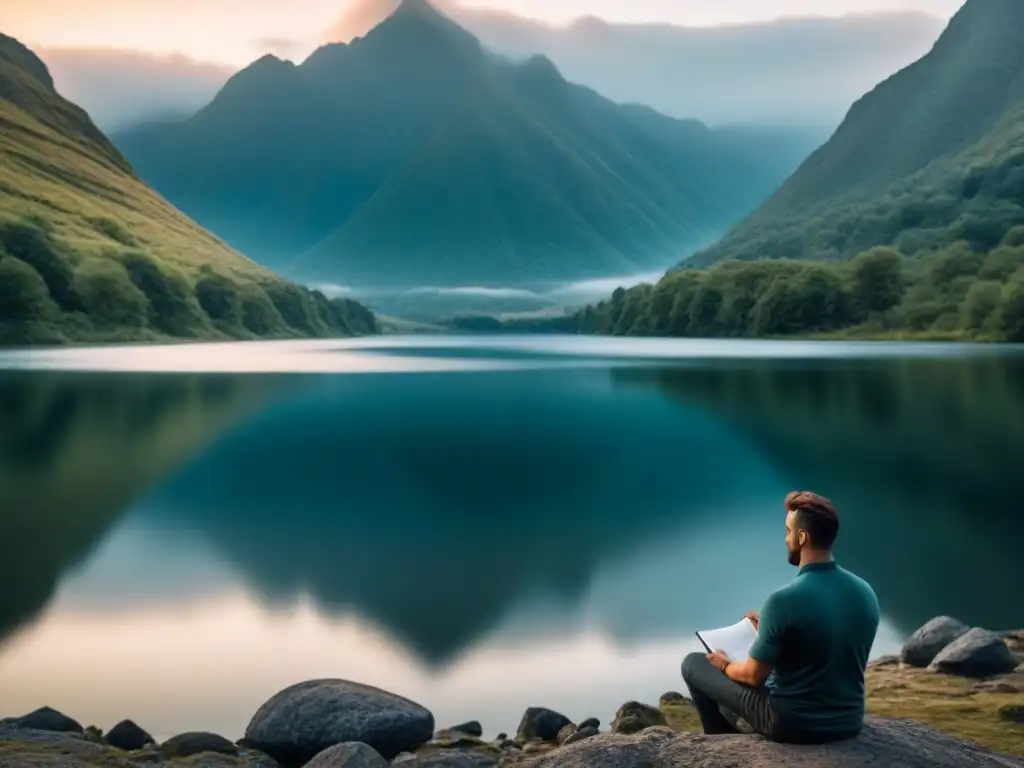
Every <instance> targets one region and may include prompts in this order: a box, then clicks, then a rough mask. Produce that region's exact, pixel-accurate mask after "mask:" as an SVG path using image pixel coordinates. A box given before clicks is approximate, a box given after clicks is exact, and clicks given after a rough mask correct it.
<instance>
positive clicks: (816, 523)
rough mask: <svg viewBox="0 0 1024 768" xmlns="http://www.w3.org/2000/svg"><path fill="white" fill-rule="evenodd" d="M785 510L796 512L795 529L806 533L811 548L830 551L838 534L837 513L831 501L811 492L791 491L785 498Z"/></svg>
mask: <svg viewBox="0 0 1024 768" xmlns="http://www.w3.org/2000/svg"><path fill="white" fill-rule="evenodd" d="M786 509H787V510H789V511H790V512H796V524H797V527H798V528H802V529H803V530H805V531H807V535H808V536H810V537H811V544H812V545H813V546H815V547H818V548H820V549H832V545H833V544H834V543H835V540H836V536H837V535H838V534H839V513H838V512H836V508H835V505H833V504H832V502H831V501H829V500H828V499H826V498H825V497H824V496H819V495H818V494H816V493H813V492H811V491H793V492H792V493H790V494H788V495H787V496H786Z"/></svg>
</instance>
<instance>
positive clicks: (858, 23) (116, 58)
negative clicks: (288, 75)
mask: <svg viewBox="0 0 1024 768" xmlns="http://www.w3.org/2000/svg"><path fill="white" fill-rule="evenodd" d="M398 2H399V0H354V2H352V3H351V4H350V6H349V9H348V11H347V12H346V13H345V14H344V15H343V16H342V17H341V18H339V19H338V22H337V23H336V24H334V25H333V26H332V27H331V29H330V30H329V31H327V33H326V34H325V35H324V36H323V40H322V42H345V43H348V42H350V41H351V40H352V39H354V38H355V37H360V36H363V35H365V34H366V33H367V32H368V31H369V30H370V29H372V28H373V27H374V26H376V24H378V23H379V22H380V21H382V20H383V19H384V18H385V17H387V16H388V15H389V14H390V13H391V12H392V11H393V10H394V9H395V8H396V7H397V5H398ZM440 7H441V8H442V9H443V11H444V12H445V13H446V14H447V15H449V16H450V17H451V18H453V19H454V20H455V21H457V22H458V23H459V24H461V25H462V26H463V27H465V28H466V29H468V30H469V31H471V32H473V33H474V34H475V35H476V36H477V37H478V38H480V40H481V41H482V42H483V43H484V45H485V46H487V47H489V48H490V49H492V50H494V51H496V52H499V53H501V54H504V55H507V56H510V57H513V58H516V59H520V60H523V59H526V58H529V57H530V56H532V55H534V54H537V53H541V54H544V55H546V56H548V57H549V58H550V59H551V60H552V61H553V62H554V63H555V65H556V66H557V67H558V68H559V70H560V71H561V72H562V73H563V74H564V75H565V76H566V78H567V79H568V80H570V81H572V82H578V83H581V84H583V85H587V86H590V87H591V88H594V89H595V90H597V91H598V92H600V93H601V94H603V95H604V96H607V97H608V98H611V99H613V100H615V101H622V102H636V103H641V104H647V105H648V106H651V107H654V108H655V109H657V110H659V111H661V112H664V113H665V114H668V115H672V116H674V117H680V118H696V119H699V120H702V121H704V122H706V123H709V124H714V125H718V124H726V123H742V124H748V123H760V124H771V125H775V126H778V127H785V126H799V127H802V128H813V129H814V134H813V137H812V139H811V140H812V141H813V142H815V143H813V144H808V145H807V146H806V147H805V151H804V154H803V155H802V156H801V157H800V158H798V161H799V160H802V159H804V158H805V157H806V156H807V154H808V153H810V151H811V150H812V149H813V148H814V147H816V146H817V145H818V144H820V143H821V142H823V141H824V140H825V139H826V138H827V137H828V133H829V132H831V130H832V129H833V128H834V127H835V126H836V125H838V124H839V121H840V120H841V119H842V118H843V116H844V115H845V114H846V111H847V109H848V108H849V106H850V104H852V103H853V101H854V100H855V99H856V98H858V97H859V96H860V95H861V94H863V93H865V92H867V91H868V90H870V89H871V88H873V87H874V86H875V85H877V84H878V83H879V82H881V81H882V80H884V79H885V78H887V77H888V76H889V75H891V74H892V73H893V72H896V71H897V70H899V69H902V68H903V67H904V66H906V65H908V64H910V63H911V62H913V61H915V60H916V59H918V58H919V57H920V56H922V55H924V53H926V52H927V50H928V49H929V48H930V46H931V45H932V43H934V42H935V40H936V38H938V36H939V33H940V32H941V31H942V27H943V24H944V21H943V20H942V19H939V18H938V17H933V16H929V15H924V14H914V13H876V14H861V15H851V16H846V17H843V18H793V19H783V20H780V21H775V22H766V23H749V24H736V25H730V26H724V27H680V26H675V25H671V24H616V23H609V22H603V21H600V20H598V19H595V18H586V19H580V20H578V21H576V22H574V23H572V24H569V25H566V26H552V25H548V24H544V23H541V22H538V21H534V20H531V19H527V18H523V17H519V16H515V15H512V14H508V13H502V12H498V11H494V10H490V9H486V8H480V7H465V6H462V5H460V4H458V3H457V2H452V0H447V1H444V2H442V4H441V6H440ZM282 42H287V43H289V44H288V45H287V49H288V50H300V51H301V50H303V49H305V50H307V51H308V50H309V49H310V44H309V43H303V42H302V41H282ZM268 45H269V43H268ZM280 47H281V46H280V45H276V46H274V47H268V48H266V50H264V51H261V52H267V53H275V54H277V55H282V56H285V55H287V56H289V57H290V56H292V55H294V54H292V53H288V54H285V53H283V52H281V51H280V50H278V49H279V48H280ZM39 54H40V56H41V57H42V58H43V60H44V61H46V63H47V64H48V65H49V67H50V71H51V72H52V73H53V77H54V80H55V81H56V83H57V87H58V89H59V90H60V91H61V93H63V94H64V95H65V96H67V97H68V98H69V99H70V100H71V101H74V102H75V103H77V104H79V105H81V106H82V107H84V108H85V109H86V110H87V111H88V112H89V114H90V116H91V117H92V118H93V120H94V121H95V122H96V123H97V124H98V125H99V127H100V128H102V129H103V130H105V131H108V132H109V131H120V130H124V129H126V128H129V127H132V126H134V125H137V124H139V123H142V122H148V121H151V120H153V119H164V118H166V117H169V116H177V115H182V116H187V115H191V114H194V113H195V112H197V111H198V110H199V109H201V108H202V107H203V106H205V105H206V104H208V103H209V102H210V100H211V99H212V98H213V96H214V95H215V94H216V93H217V91H218V90H219V89H220V88H221V87H222V86H223V85H224V83H225V82H227V80H228V79H229V78H230V77H231V75H232V74H233V73H234V69H233V68H231V67H228V66H226V65H223V64H216V63H210V62H199V61H193V60H191V59H188V58H186V57H183V56H159V55H153V54H149V53H146V52H142V51H130V50H110V49H103V48H59V47H58V48H47V49H42V50H40V51H39ZM794 167H795V166H794Z"/></svg>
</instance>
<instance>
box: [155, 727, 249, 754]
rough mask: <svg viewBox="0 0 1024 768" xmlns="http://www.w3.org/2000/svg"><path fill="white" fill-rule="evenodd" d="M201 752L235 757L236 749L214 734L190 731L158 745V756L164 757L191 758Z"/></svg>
mask: <svg viewBox="0 0 1024 768" xmlns="http://www.w3.org/2000/svg"><path fill="white" fill-rule="evenodd" d="M203 752H213V753H214V754H218V755H237V754H238V747H236V746H235V745H234V744H232V743H231V742H230V741H228V740H227V739H225V738H224V737H223V736H218V735H217V734H216V733H206V732H204V731H190V732H189V733H179V734H178V735H177V736H174V737H173V738H170V739H168V740H167V741H165V742H164V743H163V744H161V745H160V754H161V755H163V756H164V757H171V758H174V757H191V756H192V755H199V754H202V753H203Z"/></svg>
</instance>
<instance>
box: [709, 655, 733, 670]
mask: <svg viewBox="0 0 1024 768" xmlns="http://www.w3.org/2000/svg"><path fill="white" fill-rule="evenodd" d="M708 661H710V662H711V666H713V667H714V668H715V669H717V670H719V671H720V672H725V666H726V664H728V663H729V657H728V656H726V655H725V654H724V653H723V652H722V651H715V652H714V653H709V654H708Z"/></svg>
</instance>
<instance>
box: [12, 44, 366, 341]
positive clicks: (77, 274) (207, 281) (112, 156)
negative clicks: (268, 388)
mask: <svg viewBox="0 0 1024 768" xmlns="http://www.w3.org/2000/svg"><path fill="white" fill-rule="evenodd" d="M374 327H375V320H374V318H373V316H372V314H371V313H369V312H368V311H367V310H366V309H364V308H363V307H361V306H359V305H358V304H355V303H354V302H342V301H330V300H328V299H327V298H326V297H324V296H322V295H320V294H314V293H310V292H309V291H306V290H305V289H302V288H299V287H298V286H294V285H291V284H289V283H285V282H284V281H282V280H280V279H279V278H277V277H276V276H275V275H274V274H272V273H271V272H269V271H267V270H266V269H264V268H262V267H259V266H257V265H256V264H254V263H253V262H251V261H249V260H248V259H246V258H245V257H244V256H242V255H240V254H239V253H237V252H236V251H233V250H231V249H230V248H229V247H227V246H226V245H225V244H224V243H222V242H221V241H220V240H218V239H217V238H216V237H214V236H213V235H211V234H210V233H209V232H207V231H205V230H204V229H202V228H201V227H199V226H198V225H197V224H195V223H194V222H193V221H191V220H190V219H188V218H187V217H186V216H184V215H183V214H182V213H181V212H179V211H178V210H176V209H175V208H174V207H172V206H171V205H169V204H168V203H167V202H166V201H165V200H163V199H162V198H161V197H159V196H158V195H156V194H155V193H153V192H152V191H151V190H150V189H149V188H148V187H146V185H145V184H143V183H142V182H141V181H139V179H138V178H137V177H136V176H135V175H134V173H133V171H132V169H131V166H130V165H129V164H128V162H127V160H125V158H124V157H123V156H122V155H121V154H120V153H119V152H118V151H117V150H116V149H115V148H114V146H113V145H112V144H111V143H110V142H109V141H108V140H107V139H106V138H105V137H104V136H103V134H102V133H101V132H100V131H99V130H98V129H96V127H95V126H94V125H93V124H92V122H91V121H90V120H89V117H88V115H86V113H85V112H83V111H82V110H80V109H79V108H78V107H76V106H75V105H73V104H71V103H70V102H68V101H66V100H65V99H63V98H61V96H60V95H59V94H58V93H57V92H56V91H55V90H54V88H53V82H52V80H51V79H50V76H49V73H48V72H47V70H46V67H45V66H44V65H43V63H42V62H41V61H40V60H39V59H38V58H37V57H36V56H35V55H34V54H33V53H32V52H31V51H30V50H29V49H27V48H26V47H24V46H23V45H21V44H20V43H18V42H17V41H16V40H14V39H13V38H10V37H6V36H3V35H0V344H28V343H61V342H67V341H115V340H116V341H122V340H129V339H140V340H158V339H167V338H197V337H204V338H218V337H219V338H253V337H262V336H297V335H318V336H321V335H335V334H338V335H348V334H352V333H365V332H368V331H371V330H373V328H374Z"/></svg>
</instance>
